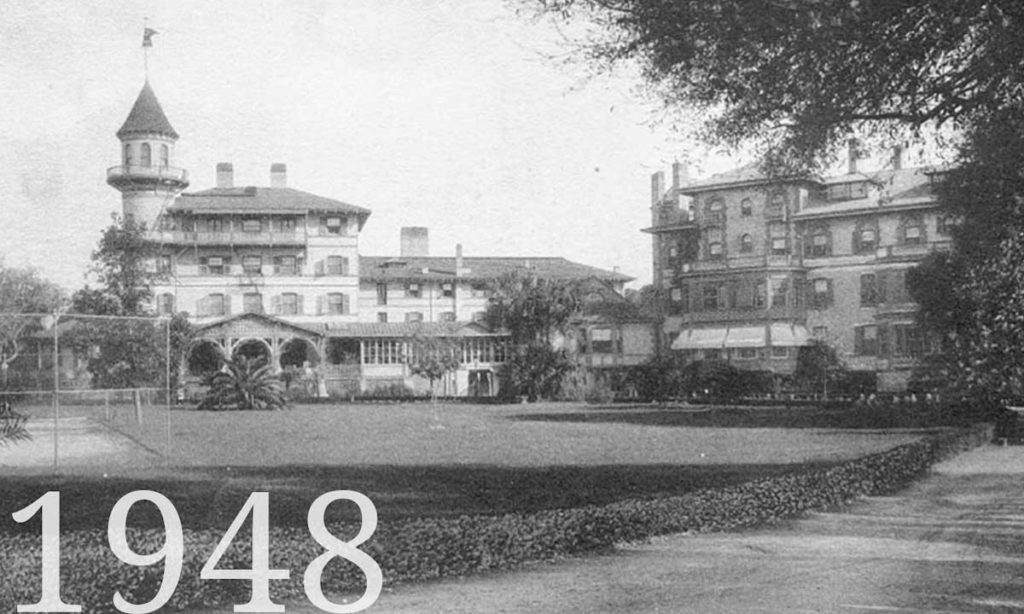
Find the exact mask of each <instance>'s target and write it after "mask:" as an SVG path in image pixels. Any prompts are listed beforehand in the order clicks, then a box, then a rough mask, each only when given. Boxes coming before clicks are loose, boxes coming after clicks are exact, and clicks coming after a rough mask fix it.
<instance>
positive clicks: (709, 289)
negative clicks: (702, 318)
mask: <svg viewBox="0 0 1024 614" xmlns="http://www.w3.org/2000/svg"><path fill="white" fill-rule="evenodd" d="M718 294H719V286H718V285H717V284H707V285H705V286H704V289H703V296H704V301H703V303H702V305H703V307H704V311H715V310H717V309H718V303H719V301H718Z"/></svg>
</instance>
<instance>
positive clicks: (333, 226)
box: [324, 217, 344, 235]
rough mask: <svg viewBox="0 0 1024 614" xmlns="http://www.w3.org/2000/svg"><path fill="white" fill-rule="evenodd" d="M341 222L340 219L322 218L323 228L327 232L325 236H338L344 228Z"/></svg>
mask: <svg viewBox="0 0 1024 614" xmlns="http://www.w3.org/2000/svg"><path fill="white" fill-rule="evenodd" d="M342 222H343V220H342V219H341V218H340V217H328V218H324V228H325V229H326V230H327V234H332V235H340V234H342V229H343V228H344V224H343V223H342Z"/></svg>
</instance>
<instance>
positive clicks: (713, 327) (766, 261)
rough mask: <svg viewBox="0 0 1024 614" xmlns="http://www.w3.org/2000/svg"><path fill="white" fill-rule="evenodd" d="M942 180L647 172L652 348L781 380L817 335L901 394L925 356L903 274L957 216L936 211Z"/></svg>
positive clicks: (918, 172) (916, 171)
mask: <svg viewBox="0 0 1024 614" xmlns="http://www.w3.org/2000/svg"><path fill="white" fill-rule="evenodd" d="M940 177H941V172H940V171H939V170H937V169H933V168H907V169H904V168H901V166H900V163H899V153H898V152H896V153H895V155H894V158H893V164H892V165H891V168H889V169H887V170H881V171H876V172H868V173H865V172H860V171H858V169H857V160H856V158H855V157H853V156H851V162H850V168H849V172H848V173H847V174H844V175H840V176H835V177H827V178H820V177H806V176H805V177H789V178H772V179H769V178H766V177H764V176H763V175H761V174H760V173H759V172H757V171H756V169H755V168H753V167H748V168H743V169H739V170H737V171H734V172H730V173H725V174H721V175H716V176H713V177H710V178H708V179H706V180H703V181H693V182H691V181H689V180H688V178H687V177H686V173H685V170H684V168H683V167H682V166H681V165H678V164H677V165H675V166H674V167H673V173H672V185H671V186H669V187H666V186H665V180H664V174H663V173H656V174H655V175H654V176H653V177H652V193H651V202H652V209H651V211H652V220H653V224H652V226H651V227H650V228H648V229H646V232H649V233H650V234H651V235H652V237H653V262H654V283H655V284H656V285H657V286H658V287H659V288H661V289H662V294H663V296H664V299H665V300H664V301H663V304H664V309H665V318H664V320H663V323H662V328H661V331H662V339H661V340H662V343H663V347H669V348H671V349H673V350H678V351H682V352H685V353H686V355H687V356H688V357H690V358H692V359H709V358H718V359H726V360H729V361H730V362H732V363H733V364H735V365H737V366H739V367H741V368H746V369H752V370H764V371H770V372H774V373H779V374H788V373H792V371H793V370H794V368H795V366H796V357H797V353H798V352H799V348H800V347H801V346H804V345H807V344H809V343H810V342H811V339H814V338H818V339H821V340H823V341H825V342H826V343H828V344H829V345H831V346H832V347H833V348H835V349H836V350H837V352H838V353H839V355H840V357H841V358H842V359H843V360H844V362H845V363H846V365H847V366H848V367H849V368H850V369H853V370H858V371H870V372H874V373H876V374H877V382H878V388H879V389H880V390H889V391H895V390H901V389H903V388H905V386H906V384H907V381H908V378H909V376H910V372H911V369H912V367H913V366H914V364H915V363H916V361H917V360H918V359H919V358H921V357H922V356H923V355H925V354H926V353H928V352H929V351H930V343H929V340H928V339H926V338H925V336H924V335H923V334H922V333H921V331H920V330H919V329H918V328H917V327H916V326H915V325H914V314H915V312H916V306H915V305H914V303H913V302H912V301H911V300H910V298H909V296H908V293H907V289H906V285H905V280H906V272H907V270H908V269H909V268H911V267H913V266H914V265H915V263H917V262H919V261H920V260H921V259H923V258H924V257H925V256H926V255H927V254H928V253H929V252H931V251H932V250H936V249H945V248H947V247H948V245H949V242H950V235H949V229H950V228H951V225H952V224H953V223H955V220H954V219H953V218H952V217H951V216H949V215H947V214H945V213H944V212H943V211H942V210H941V209H940V208H939V207H938V205H937V202H936V199H935V196H934V191H933V186H934V183H935V181H936V180H937V179H939V178H940Z"/></svg>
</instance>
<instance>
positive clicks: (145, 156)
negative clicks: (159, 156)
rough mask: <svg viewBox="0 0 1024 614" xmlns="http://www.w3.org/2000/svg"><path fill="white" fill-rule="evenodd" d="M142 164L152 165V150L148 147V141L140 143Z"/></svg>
mask: <svg viewBox="0 0 1024 614" xmlns="http://www.w3.org/2000/svg"><path fill="white" fill-rule="evenodd" d="M141 157H142V166H153V152H152V150H150V148H149V143H143V144H142V156H141Z"/></svg>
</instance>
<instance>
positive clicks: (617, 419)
mask: <svg viewBox="0 0 1024 614" xmlns="http://www.w3.org/2000/svg"><path fill="white" fill-rule="evenodd" d="M509 419H510V420H516V421H524V422H593V423H620V424H633V425H646V426H678V427H689V428H779V429H849V430H867V429H888V428H930V427H934V426H938V425H944V426H945V425H956V424H958V423H957V421H955V420H953V419H952V417H951V416H948V415H943V414H939V413H938V412H924V411H916V410H913V409H911V408H897V409H891V408H878V409H816V408H793V407H765V408H760V407H672V406H669V407H659V408H646V407H645V408H619V407H613V408H601V407H599V406H597V407H594V408H593V409H587V410H586V411H578V412H566V413H528V414H517V415H514V416H510V417H509Z"/></svg>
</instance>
